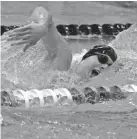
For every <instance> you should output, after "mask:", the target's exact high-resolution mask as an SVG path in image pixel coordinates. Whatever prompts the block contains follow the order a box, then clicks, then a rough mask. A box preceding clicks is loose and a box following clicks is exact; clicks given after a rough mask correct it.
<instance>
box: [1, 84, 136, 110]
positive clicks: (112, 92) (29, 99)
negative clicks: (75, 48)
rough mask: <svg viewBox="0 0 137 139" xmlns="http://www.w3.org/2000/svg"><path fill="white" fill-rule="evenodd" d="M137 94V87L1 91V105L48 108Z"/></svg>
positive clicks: (115, 86) (120, 98)
mask: <svg viewBox="0 0 137 139" xmlns="http://www.w3.org/2000/svg"><path fill="white" fill-rule="evenodd" d="M136 93H137V85H134V84H130V85H124V86H119V85H113V86H111V87H106V86H99V87H97V88H95V87H93V86H90V87H84V88H83V89H81V88H77V87H76V88H75V87H73V88H55V89H43V90H37V89H31V90H28V91H24V90H13V91H9V90H8V91H6V90H2V91H1V100H2V101H1V105H4V106H11V107H25V108H30V107H46V106H57V105H63V104H64V102H67V103H68V104H72V103H73V104H74V103H76V104H82V103H91V104H95V103H102V102H104V101H109V100H122V99H126V98H128V97H129V96H131V94H135V95H137V94H136Z"/></svg>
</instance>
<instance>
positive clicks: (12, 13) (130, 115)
mask: <svg viewBox="0 0 137 139" xmlns="http://www.w3.org/2000/svg"><path fill="white" fill-rule="evenodd" d="M15 5H16V8H15ZM37 6H44V7H46V8H48V9H49V10H50V11H51V13H52V14H53V17H54V18H53V19H54V21H55V23H56V24H63V23H64V24H65V23H66V24H67V23H68V24H70V23H76V24H82V23H87V24H88V23H89V24H93V23H98V24H103V23H127V22H132V23H136V22H137V19H136V14H137V10H136V7H137V3H136V2H123V3H122V2H75V1H74V2H66V1H65V2H23V1H21V2H2V3H1V7H2V16H1V17H2V24H3V25H22V24H25V22H26V21H27V19H28V17H29V15H30V14H31V12H32V11H33V9H34V8H35V7H37ZM81 9H83V10H81ZM98 9H99V10H98ZM136 30H137V25H136V24H135V25H134V26H133V27H131V29H129V30H127V31H124V32H122V33H121V34H120V35H119V36H118V37H117V38H116V40H113V41H112V42H111V40H112V38H111V37H109V38H104V39H98V38H94V39H92V40H88V41H85V40H77V41H74V40H73V41H72V40H71V41H70V40H69V41H68V43H69V46H70V47H71V49H72V51H73V54H75V53H79V52H81V51H82V49H89V48H92V47H93V46H94V45H96V44H110V45H112V46H114V47H115V48H117V53H118V56H119V59H118V61H117V62H116V63H115V64H114V65H112V66H111V67H110V68H109V69H107V70H105V71H104V72H103V73H102V74H101V75H99V76H97V77H94V78H93V79H90V80H82V79H81V78H80V77H78V76H77V75H75V74H72V73H71V72H63V73H60V72H58V71H56V72H53V71H51V72H50V75H49V74H48V76H47V75H46V74H45V73H44V72H43V70H42V68H43V67H42V64H41V63H42V62H41V61H42V59H39V58H41V56H43V55H44V53H43V51H42V50H43V47H42V43H41V42H39V43H38V44H37V45H36V46H34V47H33V48H32V49H31V50H30V51H31V52H32V53H30V51H28V52H27V53H26V54H25V56H18V55H16V54H17V53H19V54H20V51H21V50H22V46H19V47H18V48H14V47H12V49H11V47H10V45H9V44H8V42H6V41H5V40H6V39H5V38H4V37H6V35H5V36H3V37H2V38H4V41H3V40H2V64H5V66H4V68H2V89H7V88H8V89H15V88H21V89H31V88H37V89H42V88H54V87H55V88H57V87H72V86H73V87H75V86H77V87H85V86H94V87H97V86H100V85H105V86H108V87H109V86H111V85H114V84H120V85H124V84H136V83H137V56H136V53H137V48H136V46H137V41H136V40H137V32H136ZM110 42H111V43H110ZM36 54H37V55H36ZM14 56H15V57H14ZM4 60H5V61H4ZM20 61H23V62H24V64H26V65H27V64H28V63H27V62H30V61H33V62H34V63H35V64H36V65H37V68H35V69H34V70H33V68H34V67H36V65H35V64H34V67H32V68H31V67H30V66H29V64H28V65H27V66H25V67H26V69H25V68H24V70H25V71H27V72H26V73H25V74H27V76H24V75H25V74H24V72H22V71H21V66H20ZM2 66H3V65H2ZM27 67H29V70H28V69H27ZM15 71H17V72H15ZM16 77H18V78H16ZM131 98H132V102H133V103H132V104H131V103H129V102H130V101H131V100H129V99H127V100H123V101H115V102H114V101H110V102H107V103H104V104H95V105H91V104H81V105H76V104H71V105H69V106H56V107H55V106H54V107H45V108H29V109H25V108H11V107H4V106H3V107H2V116H3V124H2V138H3V139H20V138H22V139H23V138H25V139H31V138H32V139H34V138H40V139H43V138H46V139H48V138H51V139H54V138H55V139H57V138H60V139H67V138H68V139H69V138H74V139H76V138H80V139H137V103H136V102H137V94H134V95H133V96H131ZM133 104H134V105H133Z"/></svg>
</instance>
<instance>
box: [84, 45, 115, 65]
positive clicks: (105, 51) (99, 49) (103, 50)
mask: <svg viewBox="0 0 137 139" xmlns="http://www.w3.org/2000/svg"><path fill="white" fill-rule="evenodd" d="M99 54H100V55H101V54H102V55H104V56H105V55H106V56H108V57H109V58H110V59H111V60H112V61H113V62H115V61H116V60H117V54H116V52H115V50H114V49H113V48H112V47H110V46H107V45H96V46H94V47H93V48H92V49H90V50H89V51H88V52H87V53H86V54H85V55H84V56H83V58H82V60H85V59H86V58H88V57H90V56H93V55H98V56H99ZM102 55H101V56H102ZM104 56H102V57H99V61H100V62H101V63H102V64H105V61H106V58H105V57H104Z"/></svg>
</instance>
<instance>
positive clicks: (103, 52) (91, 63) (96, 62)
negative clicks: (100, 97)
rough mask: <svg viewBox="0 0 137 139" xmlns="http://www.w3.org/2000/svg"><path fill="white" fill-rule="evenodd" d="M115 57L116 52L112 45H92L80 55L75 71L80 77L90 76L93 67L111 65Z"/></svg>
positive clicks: (100, 68)
mask: <svg viewBox="0 0 137 139" xmlns="http://www.w3.org/2000/svg"><path fill="white" fill-rule="evenodd" d="M116 59H117V54H116V53H115V51H114V49H113V48H112V47H110V46H107V45H97V46H94V47H93V48H92V49H90V50H89V51H88V52H87V53H86V54H85V55H84V56H83V57H82V61H81V62H80V64H79V66H78V68H77V73H78V74H79V75H80V76H81V77H84V78H90V77H92V73H93V70H94V69H98V70H102V69H104V68H106V67H108V66H110V65H112V64H113V63H114V62H115V61H116ZM98 73H100V72H98Z"/></svg>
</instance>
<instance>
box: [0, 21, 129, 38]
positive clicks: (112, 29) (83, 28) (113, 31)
mask: <svg viewBox="0 0 137 139" xmlns="http://www.w3.org/2000/svg"><path fill="white" fill-rule="evenodd" d="M131 25H132V23H126V24H120V23H116V24H103V25H99V24H91V25H90V24H81V25H77V24H69V25H65V24H59V25H57V26H56V28H57V30H58V32H59V33H60V34H61V35H62V36H63V37H64V38H66V39H90V38H93V37H94V36H103V35H109V36H116V35H118V34H119V33H120V32H122V31H124V30H126V29H128V28H129V27H130V26H131ZM19 27H20V26H16V25H12V26H4V25H1V35H3V34H4V32H7V31H9V30H13V29H15V28H19Z"/></svg>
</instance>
